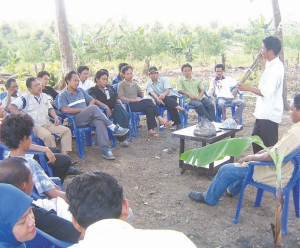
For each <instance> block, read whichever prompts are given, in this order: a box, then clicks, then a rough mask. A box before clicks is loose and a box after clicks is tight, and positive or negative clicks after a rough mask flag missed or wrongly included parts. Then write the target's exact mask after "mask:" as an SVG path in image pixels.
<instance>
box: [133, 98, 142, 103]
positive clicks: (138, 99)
mask: <svg viewBox="0 0 300 248" xmlns="http://www.w3.org/2000/svg"><path fill="white" fill-rule="evenodd" d="M134 100H135V102H139V101H140V100H142V98H140V97H137V98H135V99H134Z"/></svg>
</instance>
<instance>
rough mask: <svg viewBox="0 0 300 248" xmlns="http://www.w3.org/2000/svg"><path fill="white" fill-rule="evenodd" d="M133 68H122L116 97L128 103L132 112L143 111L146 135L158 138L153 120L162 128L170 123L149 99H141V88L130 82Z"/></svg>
mask: <svg viewBox="0 0 300 248" xmlns="http://www.w3.org/2000/svg"><path fill="white" fill-rule="evenodd" d="M132 71H133V68H132V67H131V66H129V65H127V66H124V67H122V73H123V74H124V76H125V78H124V80H123V81H122V82H121V83H119V85H118V95H119V97H120V99H122V100H124V101H127V102H129V105H130V108H131V110H132V111H133V112H139V111H144V112H145V113H146V116H147V126H148V134H149V135H151V136H153V137H159V135H158V133H156V132H155V131H154V128H155V127H156V126H157V124H156V120H155V118H157V120H158V121H159V124H161V125H164V126H171V125H172V121H167V120H166V119H163V118H162V117H161V116H160V115H159V113H158V111H157V108H156V106H155V104H154V103H153V102H152V100H151V99H143V97H144V93H143V92H142V90H141V88H140V87H139V86H138V85H137V84H136V83H134V82H133V81H132V78H133V75H132Z"/></svg>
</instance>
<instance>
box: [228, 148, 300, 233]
mask: <svg viewBox="0 0 300 248" xmlns="http://www.w3.org/2000/svg"><path fill="white" fill-rule="evenodd" d="M288 161H292V162H293V163H294V171H293V174H292V177H291V179H290V181H289V182H288V184H287V185H286V186H285V187H284V188H282V196H283V211H282V219H281V230H282V234H283V235H285V234H286V233H287V221H288V211H289V200H290V191H291V190H292V191H293V198H294V207H295V213H296V216H297V218H299V217H300V215H299V212H300V211H299V190H300V184H299V163H300V149H298V150H296V151H295V152H293V153H292V154H290V155H288V156H286V157H285V158H284V160H283V163H286V162H288ZM254 166H274V163H273V162H250V163H249V164H248V167H249V170H248V173H247V175H246V177H245V179H244V181H243V185H242V188H241V192H240V197H239V201H238V205H237V208H236V213H235V217H234V219H233V221H232V222H233V223H234V224H237V223H238V221H239V215H240V211H241V208H242V202H243V197H244V190H245V188H246V186H247V185H248V184H250V185H252V186H254V187H256V188H257V194H256V199H255V203H254V207H259V206H260V204H261V200H262V197H263V193H264V190H266V191H269V192H271V193H273V194H274V196H276V187H272V186H269V185H266V184H262V183H258V182H254V181H253V178H252V176H253V173H254Z"/></svg>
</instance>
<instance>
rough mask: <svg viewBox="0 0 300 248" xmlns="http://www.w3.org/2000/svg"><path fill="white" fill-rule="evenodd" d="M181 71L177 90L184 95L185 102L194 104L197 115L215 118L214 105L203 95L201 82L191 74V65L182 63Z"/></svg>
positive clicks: (212, 120)
mask: <svg viewBox="0 0 300 248" xmlns="http://www.w3.org/2000/svg"><path fill="white" fill-rule="evenodd" d="M181 71H182V74H183V77H180V78H179V79H178V82H177V90H178V92H180V93H182V94H184V95H186V103H187V104H189V105H192V106H194V107H195V110H196V112H197V113H198V115H200V116H201V117H202V116H204V117H205V118H207V119H208V120H209V121H211V122H214V121H215V119H216V114H215V107H214V105H213V104H212V103H211V102H210V101H209V100H208V99H207V98H206V96H205V95H204V92H205V89H204V86H203V83H202V82H201V80H200V79H198V78H195V77H193V76H192V66H191V65H190V64H184V65H182V66H181Z"/></svg>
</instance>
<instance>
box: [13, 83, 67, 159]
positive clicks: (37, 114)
mask: <svg viewBox="0 0 300 248" xmlns="http://www.w3.org/2000/svg"><path fill="white" fill-rule="evenodd" d="M26 86H27V88H28V90H29V92H28V93H26V94H24V95H23V96H21V97H18V98H17V99H16V100H14V101H12V102H11V104H10V106H9V110H10V111H11V112H12V113H14V114H18V113H20V112H22V113H27V114H29V115H30V116H31V117H32V119H33V120H34V127H33V132H34V135H35V136H36V137H37V138H40V139H41V140H42V141H43V142H44V143H45V146H47V147H56V143H55V140H54V137H53V135H52V134H56V135H57V136H59V137H60V140H61V153H63V154H67V152H68V151H72V136H71V131H70V129H69V128H67V127H64V126H60V125H59V119H58V117H57V115H56V113H55V110H54V109H53V107H52V105H51V103H50V101H49V99H48V96H47V95H46V94H45V93H42V86H41V83H40V82H39V81H38V80H37V78H35V77H30V78H28V79H27V80H26ZM49 114H50V115H51V117H53V119H54V124H53V123H51V122H50V120H49Z"/></svg>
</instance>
